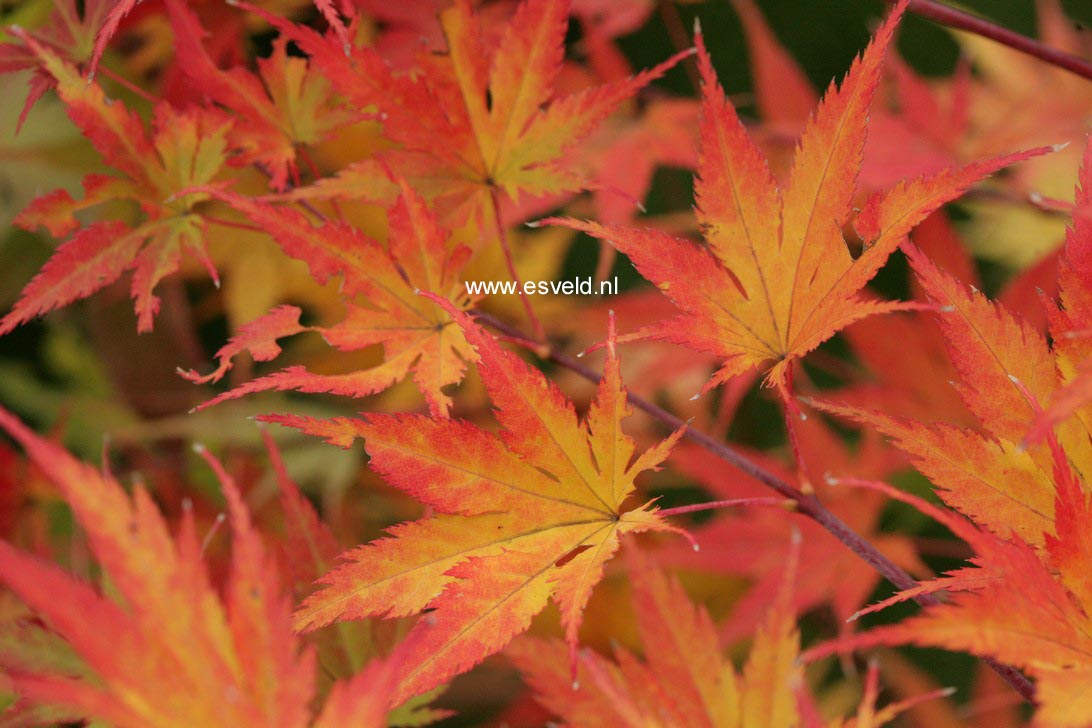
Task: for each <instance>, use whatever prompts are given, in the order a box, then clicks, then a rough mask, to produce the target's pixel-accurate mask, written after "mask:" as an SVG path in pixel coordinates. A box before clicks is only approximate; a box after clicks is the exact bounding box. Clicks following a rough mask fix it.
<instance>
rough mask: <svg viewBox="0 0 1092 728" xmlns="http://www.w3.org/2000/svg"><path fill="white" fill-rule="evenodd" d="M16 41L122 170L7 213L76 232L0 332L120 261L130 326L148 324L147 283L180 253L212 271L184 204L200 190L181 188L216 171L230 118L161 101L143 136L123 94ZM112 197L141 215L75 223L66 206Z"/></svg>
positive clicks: (77, 293)
mask: <svg viewBox="0 0 1092 728" xmlns="http://www.w3.org/2000/svg"><path fill="white" fill-rule="evenodd" d="M23 40H24V42H25V43H26V44H27V46H28V47H29V48H30V49H31V50H32V51H33V52H34V53H35V54H36V55H37V57H38V58H39V59H40V61H41V63H42V65H43V67H44V68H45V69H46V71H48V72H49V74H50V75H51V76H52V77H53V78H54V79H55V81H56V83H57V92H58V94H59V95H60V97H61V99H62V101H64V103H65V105H66V106H67V110H68V114H69V116H70V117H71V118H72V121H73V122H75V124H76V126H77V127H79V129H80V131H81V132H82V133H83V134H84V136H86V137H87V138H88V139H89V140H90V141H91V143H92V144H93V145H94V146H95V148H96V149H97V150H98V152H99V153H100V154H101V155H102V157H103V159H104V160H105V161H106V162H107V163H108V164H110V165H111V166H112V167H113V168H114V169H116V170H117V171H119V172H121V173H122V174H123V175H124V176H123V177H114V176H105V175H99V174H91V175H88V176H87V177H85V178H84V182H83V186H84V191H85V195H84V198H83V199H82V200H74V199H73V198H72V197H71V196H70V195H69V194H68V193H67V192H66V191H64V190H57V191H56V192H52V193H50V194H47V195H45V196H43V197H40V198H38V199H37V200H35V201H34V202H33V203H31V205H30V207H28V208H27V209H26V210H24V211H23V212H22V213H21V214H20V215H19V216H18V217H17V218H16V221H15V222H16V224H18V225H20V226H22V227H25V228H27V229H33V228H35V227H37V226H38V225H42V226H44V227H45V228H46V229H48V230H49V231H50V232H51V233H52V234H54V235H56V236H61V235H66V234H68V233H70V232H72V231H73V230H76V233H75V235H74V236H73V237H72V238H71V239H69V240H68V241H67V242H65V243H64V244H62V245H61V246H60V247H59V248H58V249H57V252H56V253H55V254H54V255H53V257H52V258H50V259H49V261H48V262H47V263H46V264H45V266H44V267H43V268H42V270H41V271H40V272H39V273H38V275H37V276H36V277H35V278H34V279H33V280H32V281H31V282H30V283H29V284H28V285H27V287H26V288H25V289H24V290H23V293H22V295H21V297H20V299H19V301H18V302H16V304H15V306H14V308H13V309H12V310H11V312H9V313H8V314H7V315H6V316H4V318H3V319H0V334H5V333H7V332H9V331H11V330H12V329H14V328H15V327H16V326H18V325H20V324H22V323H25V322H26V321H29V320H30V319H31V318H33V317H35V316H38V315H41V314H43V313H46V312H47V311H50V310H53V309H55V308H59V307H61V306H65V305H67V304H69V303H71V302H73V301H75V300H77V299H80V298H84V297H86V296H89V295H90V294H92V293H94V292H95V291H97V290H99V289H101V288H103V287H104V286H107V285H109V284H110V283H113V282H114V281H115V280H117V279H118V278H119V277H120V276H121V274H122V273H123V272H125V271H126V270H128V269H132V270H133V279H132V286H131V293H132V297H133V299H134V303H135V308H136V313H137V329H138V330H139V331H142V332H146V331H150V330H151V329H152V322H153V320H154V318H155V315H156V313H157V312H158V310H159V299H158V297H156V295H155V293H154V291H155V287H156V285H157V284H158V283H159V281H160V280H162V279H163V278H164V277H165V276H167V275H169V274H171V273H173V272H174V271H175V270H177V268H178V266H179V262H180V260H181V257H182V253H183V252H189V253H191V254H192V255H195V256H196V257H197V258H198V259H199V260H201V261H202V263H204V264H205V266H206V268H208V270H209V273H210V275H212V277H213V279H214V280H215V279H216V272H215V270H213V268H212V264H211V262H209V261H208V257H207V255H206V253H205V244H204V221H203V220H202V218H201V217H200V215H199V214H198V213H196V212H194V209H193V208H194V207H195V206H196V205H197V204H199V203H200V202H202V201H204V200H205V199H207V197H208V195H207V194H201V193H194V194H182V193H183V191H184V190H186V189H187V188H191V187H196V186H199V185H204V184H207V183H210V182H212V181H213V178H214V177H215V176H216V175H217V174H218V173H219V171H220V169H221V167H222V166H223V163H224V161H225V155H226V152H227V149H226V136H227V133H228V128H229V126H230V121H229V120H227V119H225V118H224V117H223V116H222V115H220V114H218V113H215V112H211V111H209V112H205V111H200V110H195V109H191V110H188V111H182V112H178V111H175V110H173V109H172V108H171V107H170V106H169V105H167V104H160V105H159V106H157V107H156V117H155V124H154V132H153V135H152V137H151V138H149V137H148V135H147V134H146V132H145V130H144V126H143V124H142V123H141V121H140V119H139V118H138V117H137V116H136V115H135V114H133V113H132V112H131V111H129V110H128V109H127V108H125V106H124V105H123V104H122V103H120V102H117V101H113V102H111V101H110V100H108V99H107V98H106V96H105V94H104V93H103V91H102V89H100V88H99V87H98V86H97V85H96V84H94V83H88V82H87V81H85V80H84V79H83V78H82V77H81V76H80V74H79V73H78V72H77V70H76V69H75V67H73V66H72V65H71V64H69V63H68V62H66V61H64V60H63V59H62V58H61V57H60V56H59V55H57V54H56V53H55V52H54V51H52V50H50V49H48V48H46V47H45V46H43V45H41V44H39V43H38V42H37V41H35V40H34V39H32V38H30V36H27V35H23ZM176 193H179V194H176ZM111 200H133V201H136V202H138V203H140V205H141V209H142V211H143V213H144V216H145V220H144V222H142V223H140V224H138V225H136V226H135V227H130V226H129V225H128V224H126V223H123V222H121V221H118V220H106V221H102V222H96V223H92V224H90V225H87V226H86V227H82V228H81V227H80V224H79V222H78V221H77V220H76V218H75V217H74V213H75V212H77V211H78V210H82V209H85V208H87V207H91V206H95V205H100V204H102V203H105V202H108V201H111Z"/></svg>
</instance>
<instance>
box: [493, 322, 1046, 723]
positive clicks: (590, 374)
mask: <svg viewBox="0 0 1092 728" xmlns="http://www.w3.org/2000/svg"><path fill="white" fill-rule="evenodd" d="M473 315H474V317H475V318H476V319H477V320H478V321H480V322H482V323H483V324H485V325H487V326H489V327H490V328H492V329H494V330H496V331H499V332H500V333H502V334H504V335H505V336H506V337H508V338H509V339H511V340H512V341H514V342H516V343H520V344H522V345H523V346H525V347H527V348H529V349H531V350H532V351H541V350H542V344H541V343H540V342H536V341H534V340H533V339H531V338H530V337H528V336H527V335H526V334H524V333H523V332H522V331H520V330H519V329H517V328H515V327H513V326H509V325H508V324H506V323H504V322H503V321H500V320H498V319H496V318H494V317H493V316H491V315H489V314H487V313H484V312H482V311H474V312H473ZM545 353H546V356H545V357H544V358H545V359H547V360H549V361H552V362H553V363H555V364H557V365H559V366H562V367H564V368H566V369H569V370H570V371H573V372H575V373H576V374H579V375H580V376H582V377H584V378H585V379H587V380H589V381H592V382H596V383H598V382H599V380H600V379H601V378H602V376H601V375H600V374H598V373H597V372H595V371H594V370H592V369H591V368H589V367H587V366H585V365H584V364H582V363H581V362H579V361H577V360H576V359H573V358H572V357H570V356H568V355H566V354H562V353H561V352H558V351H555V350H553V349H549V350H547V351H546V352H545ZM628 399H629V403H630V404H632V405H633V406H634V407H636V408H637V409H639V410H642V411H643V412H645V413H647V414H648V415H650V416H652V417H653V418H655V419H657V420H659V421H660V422H662V423H664V424H665V425H667V426H668V427H670V428H671V429H673V430H677V429H679V428H686V429H685V431H684V433H683V437H685V438H687V439H688V440H690V441H691V442H693V443H695V444H697V445H699V446H701V447H702V448H704V449H706V450H708V451H709V452H711V453H712V454H713V455H716V456H717V457H718V458H720V459H721V460H723V461H725V462H727V463H730V464H731V465H733V466H735V467H736V468H738V469H739V470H742V471H743V472H744V473H746V474H747V475H750V476H751V477H752V478H754V479H755V480H757V481H759V482H761V483H762V484H764V485H766V486H767V487H769V488H770V489H772V490H774V491H775V492H776V493H778V494H779V495H781V496H784V497H785V498H786V499H788V500H790V501H792V502H794V503H795V504H796V510H797V511H798V512H799V513H802V514H803V515H805V516H807V517H808V518H810V519H812V520H813V521H815V522H816V523H818V524H819V525H820V526H822V527H823V528H824V529H826V530H827V531H828V532H829V533H830V534H831V535H833V536H834V537H835V538H837V539H838V540H839V541H841V542H842V543H843V544H845V545H846V546H847V547H848V548H849V550H850V551H852V552H853V553H855V554H857V556H859V557H860V558H862V559H864V561H865V562H866V563H868V564H869V565H870V566H871V567H872V568H874V569H875V570H876V571H877V572H879V574H880V575H881V576H883V577H884V578H885V579H887V581H889V582H890V583H891V584H892V585H893V586H895V587H896V588H897V589H899V590H900V591H905V590H907V589H912V588H913V587H916V586H918V582H917V581H916V580H915V579H914V577H912V576H910V574H908V573H906V572H905V571H904V570H903V569H902V568H901V567H900V566H899V565H898V564H896V563H895V562H893V561H892V560H891V559H889V558H887V557H886V556H884V555H883V554H882V553H880V551H879V550H877V549H876V547H875V546H873V545H872V544H871V543H869V542H868V541H866V540H865V539H864V538H863V537H862V536H861V535H860V534H859V533H857V532H856V531H854V530H853V529H852V528H850V526H849V525H848V524H847V523H846V522H845V521H843V520H842V519H841V518H839V517H838V516H836V515H835V514H834V513H832V512H830V511H829V510H828V509H827V507H826V506H824V505H823V503H822V501H820V500H819V499H818V498H817V497H816V496H815V493H813V492H810V491H808V492H805V491H803V490H799V489H797V488H796V487H795V486H793V485H792V484H790V483H788V482H786V481H784V480H782V479H781V478H779V477H777V476H776V475H774V474H773V473H771V472H770V471H768V470H766V469H765V468H763V467H762V466H761V465H758V464H757V463H755V462H753V461H751V460H750V459H749V458H747V457H746V456H745V455H743V454H741V453H739V452H737V451H736V450H734V449H733V448H731V447H729V446H728V445H726V444H724V443H722V442H719V441H717V440H715V439H714V438H712V437H710V436H709V435H707V434H706V433H704V432H701V431H700V430H695V429H693V428H691V427H687V423H686V422H684V421H683V420H681V419H679V418H678V417H676V416H675V415H673V414H671V413H670V412H668V411H667V410H665V409H663V408H662V407H659V406H657V405H655V404H653V403H652V402H649V401H648V400H647V399H644V398H643V397H639V396H637V395H636V394H633V393H632V392H630V393H628ZM913 599H914V601H915V602H917V603H918V604H920V605H921V606H923V607H928V606H934V605H937V604H940V603H941V601H940V599H939V598H937V597H936V596H935V595H933V594H920V595H918V596H915V597H914V598H913ZM983 661H984V662H985V663H986V664H988V665H989V666H990V667H991V668H993V670H994V671H995V672H996V673H997V674H998V675H1000V676H1001V677H1002V678H1003V679H1004V680H1005V682H1007V683H1008V684H1009V685H1011V686H1012V688H1013V689H1014V690H1015V691H1016V692H1017V693H1019V694H1020V696H1021V697H1023V698H1024V700H1026V701H1028V702H1029V703H1034V702H1035V686H1034V685H1032V684H1031V681H1030V680H1028V679H1027V677H1025V676H1024V675H1023V674H1022V673H1021V672H1020V671H1018V670H1017V669H1016V668H1014V667H1012V666H1010V665H1003V664H1001V663H999V662H996V661H994V660H993V659H991V658H983Z"/></svg>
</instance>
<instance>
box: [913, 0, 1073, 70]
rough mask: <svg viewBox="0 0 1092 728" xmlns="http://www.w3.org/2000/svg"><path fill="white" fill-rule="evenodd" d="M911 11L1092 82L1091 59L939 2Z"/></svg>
mask: <svg viewBox="0 0 1092 728" xmlns="http://www.w3.org/2000/svg"><path fill="white" fill-rule="evenodd" d="M909 10H910V12H912V13H914V14H915V15H920V16H921V17H923V18H928V19H929V20H932V21H933V22H935V23H940V24H941V25H947V26H948V27H949V28H956V29H958V30H965V31H967V32H968V33H974V34H975V35H980V36H982V37H983V38H989V39H990V40H994V41H997V42H998V43H1001V44H1002V45H1006V46H1008V47H1009V48H1012V49H1013V50H1017V51H1020V52H1021V53H1026V54H1027V55H1029V56H1031V57H1033V58H1038V59H1039V60H1041V61H1043V62H1044V63H1049V64H1050V65H1052V66H1057V67H1058V68H1064V69H1065V70H1067V71H1069V72H1070V73H1075V74H1077V75H1078V76H1081V77H1082V78H1087V79H1088V80H1090V81H1092V61H1089V60H1088V59H1087V58H1081V57H1080V56H1075V55H1073V54H1072V53H1066V52H1065V51H1061V50H1058V49H1057V48H1051V47H1050V46H1048V45H1044V44H1042V43H1040V42H1039V41H1037V40H1035V39H1034V38H1028V37H1027V36H1026V35H1021V34H1019V33H1017V32H1016V31H1013V30H1009V29H1008V28H1003V27H1001V26H1000V25H997V24H996V23H991V22H990V21H988V20H986V19H985V18H980V17H978V16H977V15H971V14H970V13H967V12H964V11H962V10H956V9H955V8H953V7H949V6H947V5H945V4H944V3H939V2H936V0H910V6H909Z"/></svg>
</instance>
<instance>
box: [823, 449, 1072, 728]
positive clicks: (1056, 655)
mask: <svg viewBox="0 0 1092 728" xmlns="http://www.w3.org/2000/svg"><path fill="white" fill-rule="evenodd" d="M1055 452H1056V454H1057V455H1059V456H1061V457H1060V458H1059V459H1058V465H1059V467H1058V470H1056V474H1057V475H1058V476H1059V483H1058V496H1057V499H1056V505H1055V510H1056V512H1057V533H1056V535H1054V534H1044V535H1043V536H1044V539H1043V540H1044V542H1045V548H1044V549H1041V550H1036V549H1034V548H1032V547H1031V546H1029V545H1028V544H1027V543H1025V542H1024V541H1023V540H1022V539H1020V538H1019V537H1016V538H1014V539H1013V540H1011V541H1010V540H1003V539H1000V538H998V537H996V536H994V535H992V534H990V533H988V532H985V531H981V530H979V529H977V528H975V527H974V526H973V525H972V524H970V523H968V522H967V521H965V520H963V519H961V518H960V517H958V516H955V515H952V514H950V513H947V512H944V511H941V510H939V509H937V508H935V507H933V506H930V505H929V504H927V503H924V502H923V501H921V500H919V499H917V498H915V497H913V496H909V495H906V494H901V493H898V492H897V491H894V490H892V489H887V492H888V494H889V495H891V496H894V497H896V498H898V499H900V500H904V501H907V502H909V503H912V504H914V505H915V506H917V507H918V508H919V509H921V510H922V511H923V512H925V513H927V514H930V515H932V516H934V517H935V518H937V519H938V520H939V521H941V522H942V523H944V524H945V525H946V526H948V527H949V528H950V529H952V531H953V532H955V533H956V534H958V535H959V536H960V537H961V538H963V539H964V540H966V541H967V542H968V543H969V544H971V545H972V546H973V547H974V549H975V551H976V552H977V554H978V555H977V556H976V557H974V558H973V559H971V561H972V565H971V566H968V567H965V568H962V569H959V570H956V571H952V572H949V573H948V574H947V575H945V576H944V577H941V578H938V579H935V580H933V581H930V582H925V583H924V584H923V585H921V586H919V587H916V588H914V589H912V590H908V591H905V592H902V593H900V594H899V595H897V596H896V597H893V598H892V599H890V600H886V601H885V602H881V603H880V604H877V605H875V606H874V607H871V608H870V610H869V611H872V610H875V609H877V608H881V607H883V606H886V605H888V604H890V603H892V602H895V601H899V600H902V599H908V598H910V597H912V596H914V595H917V594H921V593H928V592H936V591H941V590H943V591H945V592H947V593H948V594H949V595H950V598H949V600H948V601H947V603H945V604H941V605H937V606H933V607H930V608H928V609H927V610H926V611H925V612H924V613H923V614H921V615H918V616H914V617H910V618H909V619H905V620H903V621H902V622H900V623H898V624H895V625H890V626H885V627H880V628H877V629H874V630H872V631H871V632H868V633H864V634H861V635H858V636H854V637H848V638H844V639H841V640H837V641H834V642H829V643H826V644H825V645H821V646H819V647H817V648H814V649H813V650H810V651H809V653H806V654H805V655H804V657H805V659H815V658H818V657H821V656H823V655H826V654H830V653H832V652H834V651H838V650H845V649H857V648H863V647H870V646H875V645H895V644H908V643H914V644H920V645H929V646H935V647H944V648H947V649H952V650H960V651H967V652H972V653H975V654H980V655H988V656H991V657H995V658H997V659H998V660H1000V661H1002V662H1004V663H1007V664H1011V665H1014V666H1016V667H1018V668H1022V669H1024V670H1026V671H1027V672H1028V673H1029V674H1030V675H1031V676H1033V677H1034V678H1035V679H1036V681H1037V693H1036V695H1037V702H1038V710H1037V712H1036V723H1037V724H1039V725H1049V726H1058V727H1059V728H1063V727H1064V728H1068V727H1070V726H1072V727H1074V728H1076V726H1085V725H1088V722H1089V721H1090V720H1092V702H1090V701H1089V699H1088V697H1089V695H1092V640H1090V639H1089V636H1088V635H1089V632H1090V630H1092V622H1090V619H1089V613H1090V607H1092V601H1090V599H1092V590H1090V589H1089V586H1088V563H1089V559H1090V558H1092V541H1090V540H1089V538H1088V534H1089V533H1092V530H1090V527H1092V509H1090V507H1089V503H1088V496H1087V494H1086V493H1085V492H1084V490H1083V487H1082V486H1081V485H1080V484H1079V483H1078V481H1077V480H1076V479H1075V478H1073V477H1072V473H1071V472H1066V471H1067V468H1068V465H1066V464H1065V463H1064V455H1062V453H1061V450H1060V449H1056V451H1055Z"/></svg>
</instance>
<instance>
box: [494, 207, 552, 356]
mask: <svg viewBox="0 0 1092 728" xmlns="http://www.w3.org/2000/svg"><path fill="white" fill-rule="evenodd" d="M489 191H490V194H491V195H492V197H491V202H492V207H493V223H494V224H495V225H496V227H497V240H499V241H500V246H501V251H502V252H503V253H504V264H505V265H506V266H507V267H508V275H510V276H511V277H512V280H513V281H514V282H515V284H516V288H517V289H519V300H520V302H521V303H523V310H524V312H525V313H526V314H527V320H528V321H529V322H530V323H531V328H532V329H533V330H534V332H535V339H536V340H537V341H539V342H544V341H546V330H545V329H544V328H542V322H541V321H539V320H538V316H536V315H535V311H534V309H533V308H531V301H530V299H529V298H528V296H527V292H526V291H525V290H523V281H522V279H520V277H519V273H518V272H516V262H515V261H514V260H513V259H512V247H511V246H510V245H509V244H508V232H507V230H506V229H505V227H504V221H503V220H501V213H500V194H499V193H498V191H497V188H496V187H491V188H490V190H489Z"/></svg>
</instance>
